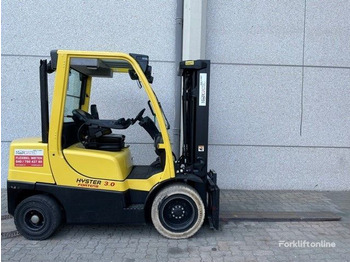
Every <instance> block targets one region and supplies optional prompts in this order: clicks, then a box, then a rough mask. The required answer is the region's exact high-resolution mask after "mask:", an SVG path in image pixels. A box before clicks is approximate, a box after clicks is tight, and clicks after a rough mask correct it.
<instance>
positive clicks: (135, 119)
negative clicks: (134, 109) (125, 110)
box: [131, 108, 146, 125]
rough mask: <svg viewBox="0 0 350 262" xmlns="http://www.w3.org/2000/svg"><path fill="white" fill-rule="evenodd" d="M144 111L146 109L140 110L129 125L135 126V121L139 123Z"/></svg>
mask: <svg viewBox="0 0 350 262" xmlns="http://www.w3.org/2000/svg"><path fill="white" fill-rule="evenodd" d="M145 111H146V108H144V109H142V110H141V111H140V112H139V113H138V114H137V116H136V117H135V118H134V119H132V120H131V124H132V125H133V124H135V123H136V121H141V120H142V118H143V117H142V115H143V113H144V112H145Z"/></svg>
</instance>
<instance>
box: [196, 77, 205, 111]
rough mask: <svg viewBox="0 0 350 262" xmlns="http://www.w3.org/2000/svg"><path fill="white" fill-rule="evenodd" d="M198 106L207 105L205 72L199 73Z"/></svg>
mask: <svg viewBox="0 0 350 262" xmlns="http://www.w3.org/2000/svg"><path fill="white" fill-rule="evenodd" d="M198 102H199V106H206V105H207V74H206V73H200V74H199V101H198Z"/></svg>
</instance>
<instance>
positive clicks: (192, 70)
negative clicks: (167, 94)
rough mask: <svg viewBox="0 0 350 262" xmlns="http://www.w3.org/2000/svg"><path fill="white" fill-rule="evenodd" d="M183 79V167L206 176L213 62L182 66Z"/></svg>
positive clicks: (195, 62) (206, 61)
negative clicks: (211, 65)
mask: <svg viewBox="0 0 350 262" xmlns="http://www.w3.org/2000/svg"><path fill="white" fill-rule="evenodd" d="M180 73H181V75H182V78H183V85H182V88H183V92H182V94H183V96H182V106H183V148H182V156H183V160H182V163H183V164H184V165H185V166H186V169H187V172H188V171H189V172H190V173H194V174H196V175H198V176H199V177H201V178H205V177H206V175H207V165H208V119H209V83H210V81H209V80H210V79H209V77H210V60H195V61H183V62H181V63H180Z"/></svg>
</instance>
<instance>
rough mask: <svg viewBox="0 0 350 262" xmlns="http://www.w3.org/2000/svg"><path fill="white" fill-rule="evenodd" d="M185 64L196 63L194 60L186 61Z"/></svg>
mask: <svg viewBox="0 0 350 262" xmlns="http://www.w3.org/2000/svg"><path fill="white" fill-rule="evenodd" d="M185 65H187V66H191V65H194V60H189V61H185Z"/></svg>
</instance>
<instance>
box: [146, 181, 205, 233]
mask: <svg viewBox="0 0 350 262" xmlns="http://www.w3.org/2000/svg"><path fill="white" fill-rule="evenodd" d="M151 212H152V213H151V217H152V222H153V225H154V227H155V228H156V229H157V231H158V232H159V233H160V234H161V235H163V236H165V237H167V238H171V239H182V238H189V237H191V236H193V235H194V234H195V233H196V232H197V231H198V230H199V229H200V228H201V226H202V224H203V221H204V217H205V208H204V204H203V201H202V199H201V198H200V196H199V194H198V193H197V191H196V190H195V189H193V188H192V187H190V186H188V185H186V184H175V185H171V186H168V187H165V188H164V189H162V190H161V191H160V192H159V193H158V194H157V196H156V197H155V199H154V201H153V204H152V210H151Z"/></svg>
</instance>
